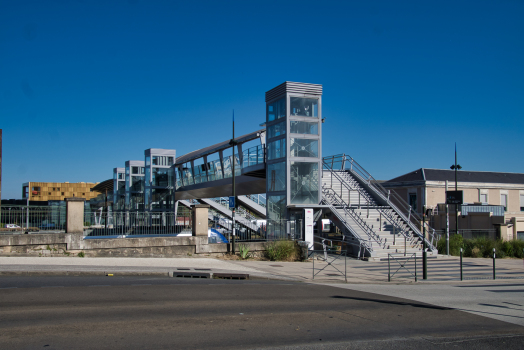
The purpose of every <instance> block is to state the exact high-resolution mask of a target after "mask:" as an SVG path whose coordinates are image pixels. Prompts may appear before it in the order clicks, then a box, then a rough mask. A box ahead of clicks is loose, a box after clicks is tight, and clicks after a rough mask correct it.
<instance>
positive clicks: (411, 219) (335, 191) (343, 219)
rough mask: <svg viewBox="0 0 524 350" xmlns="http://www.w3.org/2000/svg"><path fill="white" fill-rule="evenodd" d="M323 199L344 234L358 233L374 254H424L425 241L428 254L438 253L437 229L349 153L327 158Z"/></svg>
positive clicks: (377, 256) (377, 257) (357, 237)
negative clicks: (385, 186)
mask: <svg viewBox="0 0 524 350" xmlns="http://www.w3.org/2000/svg"><path fill="white" fill-rule="evenodd" d="M322 202H323V204H325V205H328V206H329V208H330V210H331V212H332V214H333V215H334V216H335V218H336V219H335V218H334V219H335V220H333V221H334V223H335V224H336V225H337V226H339V229H341V230H342V232H344V235H348V234H349V235H351V236H353V237H355V238H356V239H357V240H358V241H359V242H360V243H361V245H362V247H363V248H364V249H365V255H366V256H368V257H370V258H373V259H376V260H380V259H382V258H387V255H388V254H405V255H411V254H413V253H415V254H417V255H422V251H423V249H424V244H426V248H428V255H432V254H434V255H436V254H437V249H436V247H435V245H436V239H437V237H436V233H435V231H434V230H433V229H432V228H430V227H429V225H427V224H426V225H425V226H423V224H422V219H421V218H420V217H419V216H418V214H417V213H416V212H414V211H413V210H412V208H411V207H410V206H409V205H408V204H407V203H406V202H405V201H404V200H403V199H402V198H400V197H399V196H398V195H396V193H394V192H393V193H391V192H390V191H387V190H385V189H384V188H383V187H382V186H381V185H380V184H379V183H378V182H377V181H376V180H375V179H373V177H372V176H371V175H370V174H369V173H367V172H366V171H365V170H364V169H363V168H362V167H361V166H360V165H359V164H358V163H357V162H356V161H354V159H353V158H351V157H349V156H347V155H337V156H332V157H326V158H324V159H323V172H322ZM424 231H425V232H426V235H427V236H426V237H427V238H424V234H423V233H422V232H424ZM363 243H366V244H365V245H364V244H363Z"/></svg>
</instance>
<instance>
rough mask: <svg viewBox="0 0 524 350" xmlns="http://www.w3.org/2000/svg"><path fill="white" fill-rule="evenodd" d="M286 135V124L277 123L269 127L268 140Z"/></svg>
mask: <svg viewBox="0 0 524 350" xmlns="http://www.w3.org/2000/svg"><path fill="white" fill-rule="evenodd" d="M285 133H286V122H285V121H283V122H281V123H277V124H274V125H271V126H268V127H267V138H268V139H270V138H272V137H277V136H280V135H284V134H285Z"/></svg>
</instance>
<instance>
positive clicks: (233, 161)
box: [229, 110, 237, 255]
mask: <svg viewBox="0 0 524 350" xmlns="http://www.w3.org/2000/svg"><path fill="white" fill-rule="evenodd" d="M229 143H230V144H231V146H232V147H231V149H232V150H233V156H232V157H231V161H232V163H233V164H232V169H233V199H234V202H235V205H234V206H233V208H232V209H233V210H232V215H231V219H232V220H231V223H232V231H233V232H232V234H233V237H232V238H231V252H232V253H233V255H234V254H235V209H236V206H237V201H236V198H235V146H236V144H237V142H236V141H235V110H233V138H232V139H231V141H230V142H229Z"/></svg>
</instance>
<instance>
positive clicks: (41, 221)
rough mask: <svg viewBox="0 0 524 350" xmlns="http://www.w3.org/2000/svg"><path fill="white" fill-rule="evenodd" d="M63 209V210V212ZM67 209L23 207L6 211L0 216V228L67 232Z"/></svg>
mask: <svg viewBox="0 0 524 350" xmlns="http://www.w3.org/2000/svg"><path fill="white" fill-rule="evenodd" d="M62 209H63V210H62ZM65 221H66V217H65V208H60V207H48V208H45V209H43V208H42V207H39V208H38V209H34V208H31V207H21V208H17V209H4V210H2V211H1V214H0V227H1V228H6V227H11V228H13V229H14V230H15V231H25V232H27V231H30V232H38V231H53V232H60V231H64V230H65Z"/></svg>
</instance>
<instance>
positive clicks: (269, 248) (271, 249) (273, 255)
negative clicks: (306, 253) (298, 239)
mask: <svg viewBox="0 0 524 350" xmlns="http://www.w3.org/2000/svg"><path fill="white" fill-rule="evenodd" d="M298 249H299V247H298V244H296V243H295V242H293V241H284V240H282V241H273V242H269V243H268V244H267V245H266V250H265V252H264V254H265V256H266V258H268V259H269V260H271V261H293V260H296V257H297V256H300V252H299V251H298Z"/></svg>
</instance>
